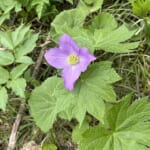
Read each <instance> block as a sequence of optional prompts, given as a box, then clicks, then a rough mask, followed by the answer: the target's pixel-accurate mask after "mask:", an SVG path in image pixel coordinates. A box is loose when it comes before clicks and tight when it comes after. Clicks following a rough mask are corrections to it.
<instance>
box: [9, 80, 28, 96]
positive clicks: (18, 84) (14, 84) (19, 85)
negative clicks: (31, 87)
mask: <svg viewBox="0 0 150 150" xmlns="http://www.w3.org/2000/svg"><path fill="white" fill-rule="evenodd" d="M7 88H11V89H12V91H13V92H14V93H15V94H16V95H17V96H19V97H21V98H25V88H26V80H25V79H24V78H17V79H13V80H10V81H8V82H7Z"/></svg>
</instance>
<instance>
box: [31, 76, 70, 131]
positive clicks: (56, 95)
mask: <svg viewBox="0 0 150 150" xmlns="http://www.w3.org/2000/svg"><path fill="white" fill-rule="evenodd" d="M67 94H68V91H67V90H66V89H64V87H63V83H62V79H60V78H56V77H52V78H49V79H47V80H46V81H44V82H43V83H42V85H41V86H39V87H37V88H35V89H34V90H33V92H32V94H31V97H30V99H29V105H30V109H31V116H32V117H33V118H34V120H35V122H36V124H37V125H38V126H39V127H40V128H41V130H42V131H44V132H47V131H48V130H49V129H50V128H51V127H52V125H53V123H54V121H55V120H56V117H57V114H58V113H59V112H61V111H64V110H65V109H66V108H67V107H69V106H70V103H71V96H68V95H67Z"/></svg>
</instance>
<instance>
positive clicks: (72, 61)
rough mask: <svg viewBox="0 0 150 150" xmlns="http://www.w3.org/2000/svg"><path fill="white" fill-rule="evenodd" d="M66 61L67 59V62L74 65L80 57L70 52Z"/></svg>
mask: <svg viewBox="0 0 150 150" xmlns="http://www.w3.org/2000/svg"><path fill="white" fill-rule="evenodd" d="M67 61H68V64H70V65H75V64H77V63H79V61H80V59H79V57H78V56H77V55H76V54H71V55H69V56H68V58H67Z"/></svg>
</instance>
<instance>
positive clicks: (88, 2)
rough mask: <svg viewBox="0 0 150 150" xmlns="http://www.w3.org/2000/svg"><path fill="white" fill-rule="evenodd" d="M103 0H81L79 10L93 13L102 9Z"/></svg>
mask: <svg viewBox="0 0 150 150" xmlns="http://www.w3.org/2000/svg"><path fill="white" fill-rule="evenodd" d="M102 4H103V0H80V1H79V4H78V6H77V8H79V9H81V10H84V11H85V12H87V14H88V13H92V12H94V11H96V10H98V9H100V8H101V6H102Z"/></svg>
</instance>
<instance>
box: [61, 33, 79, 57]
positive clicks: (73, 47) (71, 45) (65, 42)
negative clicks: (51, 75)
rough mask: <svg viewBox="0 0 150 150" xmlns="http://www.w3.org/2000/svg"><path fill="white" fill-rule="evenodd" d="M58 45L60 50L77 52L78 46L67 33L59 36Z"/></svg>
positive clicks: (69, 52)
mask: <svg viewBox="0 0 150 150" xmlns="http://www.w3.org/2000/svg"><path fill="white" fill-rule="evenodd" d="M59 47H60V49H61V50H62V51H65V52H66V53H68V55H69V54H71V53H77V54H78V52H79V47H78V45H77V44H76V42H75V41H74V40H73V39H72V38H71V37H70V36H69V35H67V34H64V35H62V36H61V37H60V40H59Z"/></svg>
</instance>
